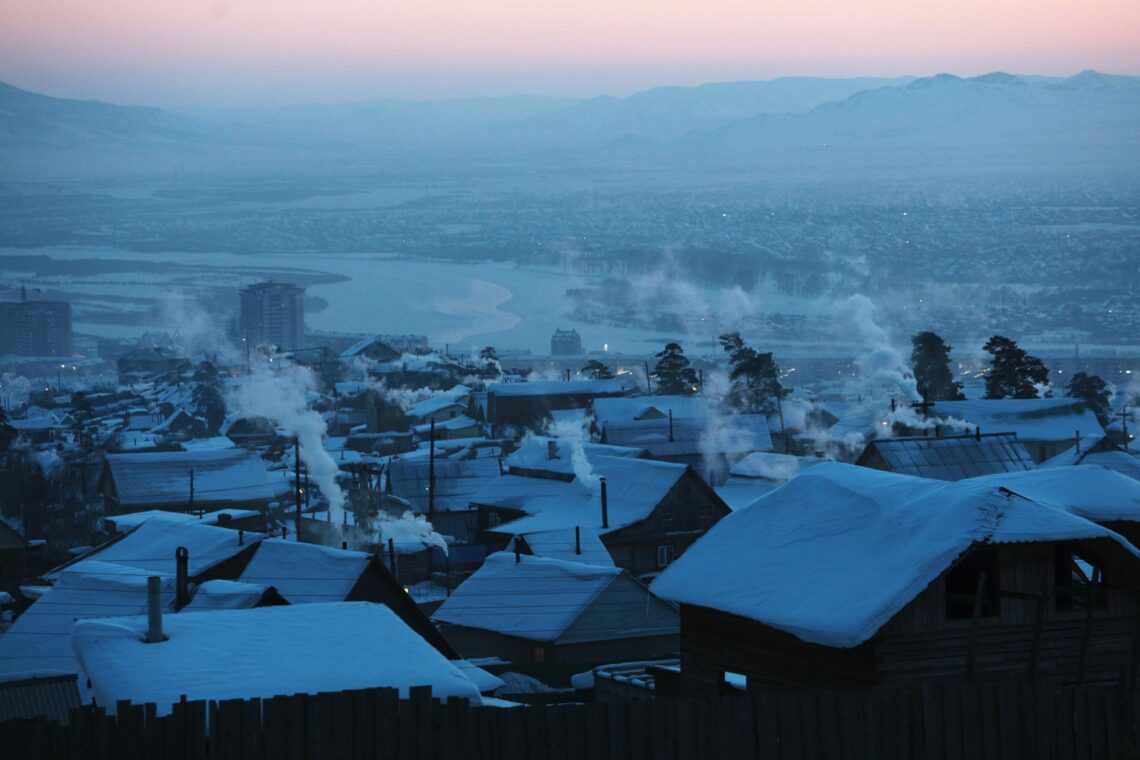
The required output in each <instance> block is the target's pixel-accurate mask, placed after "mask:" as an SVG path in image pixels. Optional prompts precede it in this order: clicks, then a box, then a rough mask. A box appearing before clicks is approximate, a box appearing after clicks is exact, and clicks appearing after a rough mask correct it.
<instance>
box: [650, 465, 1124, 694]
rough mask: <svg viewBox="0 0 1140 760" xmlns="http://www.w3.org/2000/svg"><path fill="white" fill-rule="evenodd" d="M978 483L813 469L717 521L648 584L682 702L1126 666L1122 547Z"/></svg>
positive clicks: (1077, 675)
mask: <svg viewBox="0 0 1140 760" xmlns="http://www.w3.org/2000/svg"><path fill="white" fill-rule="evenodd" d="M985 480H986V479H975V480H962V481H957V482H943V481H934V480H928V479H922V478H912V477H907V476H901V475H894V474H890V473H885V472H879V471H875V470H871V469H868V468H861V467H852V466H849V465H841V464H825V465H819V466H817V467H813V468H811V469H810V470H808V471H807V472H804V473H802V474H800V475H799V476H797V477H796V478H794V479H793V480H791V481H790V482H789V483H787V484H786V485H785V486H784V487H783V488H780V489H779V490H777V491H774V492H772V493H771V494H769V495H768V496H766V497H764V498H762V499H760V500H759V501H757V502H756V503H755V504H753V505H752V506H750V507H748V508H746V509H744V510H741V511H739V512H736V513H734V514H733V516H732V517H731V518H729V519H728V520H725V521H723V522H721V523H720V524H719V525H718V526H717V527H715V528H714V529H713V530H712V531H710V532H709V534H708V535H707V536H706V537H705V538H703V539H702V540H701V541H699V542H698V543H697V544H696V545H695V546H693V547H692V548H690V550H689V551H688V552H687V553H686V554H685V555H684V556H683V557H681V558H680V559H679V560H678V561H677V562H676V563H675V564H674V565H673V566H671V567H670V568H669V569H668V570H666V571H665V573H663V574H662V575H661V577H660V578H658V579H657V581H656V582H655V583H654V584H653V591H654V593H656V594H657V595H658V596H660V597H662V598H664V599H667V600H670V601H673V602H676V603H677V604H679V605H680V608H681V630H682V635H681V661H682V679H683V685H684V690H685V693H686V695H688V696H710V695H714V694H718V693H723V692H725V691H726V689H727V688H728V684H729V683H730V682H735V683H737V684H747V686H756V685H763V686H780V687H788V686H792V687H856V686H858V687H872V686H877V685H889V684H905V683H919V682H932V681H937V680H939V679H952V680H964V679H974V680H1005V681H1008V680H1016V679H1027V680H1036V681H1043V682H1049V683H1057V684H1066V683H1069V684H1071V683H1111V682H1115V681H1117V680H1118V679H1119V678H1120V676H1121V673H1125V672H1133V668H1134V667H1135V666H1136V664H1137V663H1136V661H1135V657H1136V654H1135V652H1136V648H1135V646H1134V641H1135V631H1136V624H1137V612H1138V610H1137V605H1136V601H1135V598H1136V597H1135V594H1136V592H1137V591H1138V590H1140V555H1138V553H1137V550H1136V549H1135V548H1134V547H1133V546H1132V545H1131V544H1129V543H1128V542H1127V541H1126V540H1125V539H1124V538H1123V537H1121V536H1120V535H1118V534H1116V533H1113V532H1111V531H1109V530H1107V529H1106V528H1104V527H1102V526H1099V525H1096V524H1095V523H1093V522H1090V521H1089V520H1086V519H1084V518H1082V517H1078V516H1076V515H1073V514H1069V513H1067V512H1065V511H1062V510H1059V509H1056V508H1055V507H1054V506H1052V505H1050V504H1048V503H1045V502H1040V501H1037V500H1034V499H1031V498H1026V497H1025V496H1023V495H1020V494H1018V493H1015V492H1013V491H1011V490H1009V489H1006V488H1002V487H1000V486H997V485H995V484H994V483H991V482H985Z"/></svg>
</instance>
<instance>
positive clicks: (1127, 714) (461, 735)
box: [0, 684, 1140, 760]
mask: <svg viewBox="0 0 1140 760" xmlns="http://www.w3.org/2000/svg"><path fill="white" fill-rule="evenodd" d="M1124 697H1125V694H1124V692H1123V691H1122V690H1121V689H1119V688H1116V687H1095V686H1092V687H1084V688H1080V689H1076V688H1063V689H1054V688H1045V687H1038V686H1031V685H1018V684H997V685H973V684H950V685H930V686H925V687H922V688H915V689H909V690H905V689H904V690H892V691H875V692H783V693H776V692H772V693H769V692H764V693H758V694H749V695H747V696H737V697H723V698H719V699H714V700H701V701H695V700H666V699H660V700H655V701H646V702H621V703H606V704H600V703H599V704H583V705H556V706H550V707H520V708H514V709H503V708H495V707H471V706H470V705H469V704H468V703H467V702H466V701H462V700H455V699H449V700H447V701H446V702H441V701H439V700H433V699H432V698H431V694H430V691H428V690H423V689H418V690H415V691H414V693H413V694H412V695H411V697H410V698H409V699H407V700H403V701H401V700H399V699H398V698H397V694H396V692H395V691H392V690H388V689H373V690H366V691H351V692H339V693H332V694H318V695H313V696H303V695H301V696H292V697H277V698H273V699H266V700H246V701H242V700H233V701H223V702H209V703H207V702H183V703H181V704H178V705H175V706H174V710H173V712H172V713H171V714H170V715H167V716H163V717H156V711H155V708H154V705H145V706H135V705H129V704H127V703H122V704H120V705H118V707H117V710H116V712H117V714H116V715H113V716H112V715H107V714H106V712H105V711H104V710H103V709H101V708H97V707H84V708H81V709H77V710H73V711H72V712H71V717H70V723H69V724H68V725H66V726H61V725H59V724H56V723H49V722H48V721H46V720H43V719H41V720H15V721H8V722H6V723H2V724H0V755H2V756H3V757H4V758H11V759H12V760H15V759H16V758H37V759H39V758H42V759H43V760H51V759H52V758H63V757H68V758H98V759H100V760H103V759H104V758H106V759H107V760H112V759H113V760H135V759H138V760H141V759H142V758H168V759H169V760H178V759H181V758H185V759H186V760H200V759H201V758H210V760H230V759H231V758H232V759H234V760H237V759H238V758H240V759H241V760H256V759H260V758H264V759H265V760H279V759H280V760H288V759H290V758H295V759H297V760H301V759H304V760H315V759H316V758H335V759H336V760H342V759H344V758H393V759H404V758H463V759H464V760H479V759H480V758H494V760H512V759H513V758H543V759H545V758H551V759H552V760H576V759H577V758H588V759H589V760H606V759H607V758H646V759H647V760H648V759H649V758H654V759H655V760H656V758H663V759H665V760H683V759H687V758H702V759H703V758H725V759H727V760H736V759H744V758H764V759H766V758H773V759H780V760H785V759H789V758H837V759H842V760H855V759H860V760H861V759H863V758H866V759H867V760H891V759H892V758H926V759H929V760H935V759H938V760H941V759H942V758H952V759H953V760H993V759H996V758H1002V759H1003V760H1008V759H1011V758H1034V759H1038V758H1039V759H1041V760H1067V759H1068V758H1090V759H1093V760H1099V759H1100V758H1127V757H1138V756H1140V755H1138V754H1137V751H1136V745H1135V743H1134V736H1135V735H1134V726H1135V724H1136V720H1137V717H1138V716H1137V714H1136V713H1137V710H1136V707H1135V705H1134V704H1133V701H1132V700H1130V699H1125V698H1124Z"/></svg>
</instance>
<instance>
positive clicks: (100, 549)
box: [44, 513, 265, 580]
mask: <svg viewBox="0 0 1140 760" xmlns="http://www.w3.org/2000/svg"><path fill="white" fill-rule="evenodd" d="M263 538H265V535H264V534H263V533H255V532H253V531H242V532H239V531H236V530H230V529H229V528H219V527H216V526H213V525H203V524H201V523H199V522H197V521H187V520H186V519H184V518H183V517H182V516H181V515H167V514H165V513H164V514H159V515H154V516H153V517H151V518H150V519H149V520H147V521H146V522H144V523H143V524H142V525H140V526H138V527H137V528H135V529H134V530H132V531H130V532H129V533H127V534H126V535H124V536H122V537H121V538H116V539H112V540H110V541H108V542H107V543H105V544H103V545H102V546H97V547H95V548H94V549H92V550H91V551H90V552H89V553H88V554H85V555H83V556H82V557H80V558H79V559H77V560H75V561H74V562H73V563H68V564H66V565H62V566H60V567H58V568H55V569H54V570H52V571H51V572H48V573H46V574H45V575H44V577H45V578H47V579H49V580H54V579H56V578H58V577H59V576H60V575H61V573H63V572H64V571H66V570H67V569H69V567H70V566H71V565H72V564H76V563H80V562H87V561H89V560H99V561H100V562H104V563H111V564H114V565H117V566H120V567H131V568H138V569H139V570H145V571H147V572H151V573H170V574H173V573H174V572H175V560H174V552H175V550H176V549H178V548H179V547H185V548H186V550H187V551H188V553H189V557H188V560H187V570H188V575H189V576H190V578H194V577H196V576H198V575H199V574H201V573H203V572H205V571H206V570H209V569H210V568H211V567H213V566H215V565H217V564H218V563H220V562H224V561H225V560H227V559H229V558H230V557H233V556H234V555H236V554H239V553H240V552H243V551H246V550H247V549H249V548H250V547H251V546H252V545H253V544H255V543H257V542H258V541H260V540H262V539H263Z"/></svg>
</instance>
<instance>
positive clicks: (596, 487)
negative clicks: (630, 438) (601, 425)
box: [547, 417, 602, 495]
mask: <svg viewBox="0 0 1140 760" xmlns="http://www.w3.org/2000/svg"><path fill="white" fill-rule="evenodd" d="M589 424H590V423H589V420H588V418H585V417H582V418H580V419H578V420H574V419H566V418H563V419H560V420H556V421H554V422H551V423H550V425H549V426H548V427H547V432H548V433H549V434H550V435H551V436H552V437H554V438H556V439H557V440H558V442H559V443H561V444H563V445H564V446H565V447H566V448H567V449H569V451H570V466H571V467H572V468H573V470H574V480H575V482H577V483H580V484H581V485H582V487H584V488H585V489H586V490H587V491H589V492H590V493H591V494H599V495H600V494H601V492H602V479H601V477H600V476H599V475H598V473H596V472H594V467H593V465H591V464H590V459H589V457H587V456H586V446H585V443H586V430H587V429H588V427H589Z"/></svg>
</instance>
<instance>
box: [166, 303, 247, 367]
mask: <svg viewBox="0 0 1140 760" xmlns="http://www.w3.org/2000/svg"><path fill="white" fill-rule="evenodd" d="M158 316H159V320H160V321H161V322H162V324H163V325H164V326H166V328H167V329H169V330H173V331H174V333H175V335H174V337H173V338H172V340H173V341H174V343H175V344H176V345H177V346H178V347H179V348H181V349H182V350H183V352H185V353H186V355H187V356H194V355H196V354H205V355H206V356H208V357H210V358H211V360H213V357H215V356H216V357H217V359H218V362H219V363H220V364H238V363H241V362H244V361H245V356H239V351H238V350H237V348H236V347H235V346H234V345H233V344H232V343H230V340H229V337H228V336H227V335H226V331H225V329H224V328H223V326H222V324H221V323H220V322H219V321H218V320H217V318H216V317H215V315H214V314H212V313H210V312H209V311H207V310H206V309H205V308H203V306H202V305H201V304H200V303H199V302H198V301H197V300H195V299H194V298H193V297H191V296H188V295H184V294H183V295H178V296H174V297H171V298H167V299H165V300H163V301H162V302H161V303H159V312H158Z"/></svg>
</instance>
